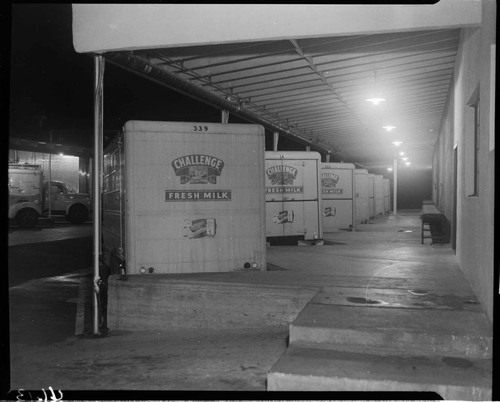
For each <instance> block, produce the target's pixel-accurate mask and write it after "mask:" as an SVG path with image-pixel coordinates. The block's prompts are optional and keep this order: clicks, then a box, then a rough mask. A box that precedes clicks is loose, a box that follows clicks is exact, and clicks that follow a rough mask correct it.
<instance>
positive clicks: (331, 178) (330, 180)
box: [321, 173, 339, 188]
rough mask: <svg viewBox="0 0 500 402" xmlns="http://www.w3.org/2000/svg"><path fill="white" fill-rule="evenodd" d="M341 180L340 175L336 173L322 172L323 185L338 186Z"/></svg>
mask: <svg viewBox="0 0 500 402" xmlns="http://www.w3.org/2000/svg"><path fill="white" fill-rule="evenodd" d="M338 182H339V175H337V174H335V173H321V187H326V188H332V187H336V186H337V183H338Z"/></svg>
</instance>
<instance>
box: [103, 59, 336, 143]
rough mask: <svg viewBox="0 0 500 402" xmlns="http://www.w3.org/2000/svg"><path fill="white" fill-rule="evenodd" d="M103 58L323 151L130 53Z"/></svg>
mask: <svg viewBox="0 0 500 402" xmlns="http://www.w3.org/2000/svg"><path fill="white" fill-rule="evenodd" d="M104 58H105V60H106V61H109V62H110V63H112V64H115V65H116V66H118V67H121V68H124V69H125V70H128V71H131V72H133V73H136V74H139V75H140V76H142V77H146V78H148V79H150V80H152V81H154V82H156V83H159V84H161V85H164V86H167V87H169V88H171V89H174V90H176V91H178V92H181V93H182V94H184V95H186V96H189V97H191V98H194V99H196V100H199V101H201V102H204V103H207V104H209V105H211V106H216V107H218V108H220V109H223V110H227V111H228V112H230V113H233V114H235V115H237V116H239V117H241V118H242V119H244V120H247V121H250V122H253V123H258V124H262V125H263V126H265V127H267V128H268V129H269V130H271V131H273V132H278V133H281V134H283V135H285V136H288V137H290V138H292V139H294V140H296V141H298V142H300V143H302V144H305V145H307V146H310V145H313V146H315V147H316V148H320V149H321V147H318V146H317V145H316V144H313V143H312V142H311V141H308V140H307V139H305V138H302V137H301V136H299V135H297V134H294V133H292V132H291V131H290V130H287V129H285V128H283V127H281V126H280V125H279V124H276V123H273V122H271V121H269V120H266V119H265V118H263V117H261V116H258V115H256V114H254V113H252V112H250V111H249V110H246V109H244V107H243V105H242V104H241V103H236V102H232V101H230V100H228V99H225V98H222V97H220V96H218V95H216V94H214V93H213V92H210V91H208V90H206V89H204V88H202V87H200V86H198V85H195V84H193V83H191V82H189V81H188V80H185V79H183V78H181V77H178V76H177V75H175V74H173V73H170V72H168V71H165V70H162V69H161V68H159V67H156V66H154V65H152V64H150V63H149V62H148V61H147V60H146V59H144V58H142V57H139V56H137V55H135V54H132V53H131V52H108V53H105V54H104ZM323 151H324V152H328V150H327V149H323Z"/></svg>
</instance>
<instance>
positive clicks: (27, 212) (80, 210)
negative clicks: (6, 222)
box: [8, 163, 92, 227]
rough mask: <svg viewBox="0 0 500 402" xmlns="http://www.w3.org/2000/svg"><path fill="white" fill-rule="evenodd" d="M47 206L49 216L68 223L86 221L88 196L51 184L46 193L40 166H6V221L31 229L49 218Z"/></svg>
mask: <svg viewBox="0 0 500 402" xmlns="http://www.w3.org/2000/svg"><path fill="white" fill-rule="evenodd" d="M49 194H50V200H49ZM49 201H50V202H49ZM49 205H50V212H51V214H53V215H64V216H66V218H67V219H68V220H69V221H70V222H72V223H83V222H85V221H87V220H88V219H89V216H90V213H91V210H92V202H91V199H90V196H89V194H85V193H74V192H71V191H70V190H69V189H68V188H67V186H66V184H65V183H64V182H62V181H57V180H51V181H50V191H49V181H48V180H47V181H46V180H44V175H43V171H42V167H41V166H40V165H35V164H19V163H16V164H14V163H9V215H8V216H9V219H15V220H16V222H17V224H18V225H19V226H21V227H33V226H35V225H36V224H37V222H38V218H40V217H41V216H46V215H48V214H49Z"/></svg>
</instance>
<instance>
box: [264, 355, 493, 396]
mask: <svg viewBox="0 0 500 402" xmlns="http://www.w3.org/2000/svg"><path fill="white" fill-rule="evenodd" d="M491 371H492V361H491V360H490V359H472V358H470V359H469V358H468V359H463V358H456V357H449V356H448V357H444V356H439V355H434V356H415V355H408V354H406V355H405V354H398V355H392V354H380V353H376V352H375V353H374V352H373V351H371V352H366V351H365V352H364V353H360V352H359V351H358V352H356V351H353V350H333V349H320V348H307V347H301V346H296V345H290V346H289V347H288V349H287V350H286V351H285V353H284V354H283V355H282V356H281V358H280V359H279V360H278V361H277V362H276V363H275V364H274V366H273V367H272V368H271V370H270V372H269V373H268V376H267V390H268V391H340V392H380V391H382V392H393V391H395V392H436V393H437V394H438V395H439V396H440V397H442V398H444V399H453V400H469V401H472V400H491V397H492V393H491V392H492V391H491V383H490V381H489V379H491Z"/></svg>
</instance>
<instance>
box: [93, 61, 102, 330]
mask: <svg viewBox="0 0 500 402" xmlns="http://www.w3.org/2000/svg"><path fill="white" fill-rule="evenodd" d="M94 72H95V75H94V161H93V162H94V169H93V187H94V191H93V196H94V197H93V198H94V199H93V226H94V283H93V285H94V290H95V289H96V286H97V284H98V281H99V279H100V277H99V257H100V252H101V188H102V186H101V182H102V178H101V176H102V154H103V150H102V140H103V77H104V59H103V57H102V56H101V55H98V56H95V57H94ZM93 293H94V298H93V312H94V314H93V332H94V334H96V335H98V334H99V333H100V331H99V302H98V300H97V297H98V294H97V292H96V291H94V292H93Z"/></svg>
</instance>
